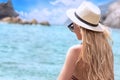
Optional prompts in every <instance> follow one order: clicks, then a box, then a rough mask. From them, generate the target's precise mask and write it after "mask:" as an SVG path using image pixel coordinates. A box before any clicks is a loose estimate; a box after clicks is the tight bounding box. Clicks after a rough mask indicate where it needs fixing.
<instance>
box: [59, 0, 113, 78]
mask: <svg viewBox="0 0 120 80" xmlns="http://www.w3.org/2000/svg"><path fill="white" fill-rule="evenodd" d="M67 16H68V17H69V18H70V20H71V21H72V22H73V23H71V24H70V25H69V26H68V28H69V29H70V30H71V31H72V32H74V33H75V34H76V36H77V38H78V39H79V40H82V44H79V45H75V46H73V47H71V48H70V49H69V50H68V53H67V56H66V60H65V63H64V66H63V68H62V70H61V72H60V74H59V77H58V80H114V71H113V52H112V48H111V46H110V36H109V33H108V30H107V29H106V27H104V26H103V25H102V24H100V23H99V21H100V9H99V8H98V7H97V6H95V5H94V4H93V3H91V2H87V1H86V2H83V3H82V4H81V5H80V7H78V8H77V9H70V10H68V11H67Z"/></svg>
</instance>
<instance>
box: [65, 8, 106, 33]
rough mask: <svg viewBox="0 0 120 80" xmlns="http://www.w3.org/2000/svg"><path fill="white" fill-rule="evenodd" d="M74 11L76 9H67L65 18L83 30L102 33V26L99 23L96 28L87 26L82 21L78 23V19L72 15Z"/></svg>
mask: <svg viewBox="0 0 120 80" xmlns="http://www.w3.org/2000/svg"><path fill="white" fill-rule="evenodd" d="M75 11H76V9H69V10H68V11H67V16H68V18H69V19H70V20H71V21H73V22H74V23H76V24H77V25H79V26H81V27H83V28H86V29H89V30H92V31H97V32H103V31H104V28H103V25H102V24H100V23H99V24H98V26H96V27H94V26H90V25H87V24H85V23H83V22H82V21H80V20H79V19H78V18H76V16H75V14H74V13H75Z"/></svg>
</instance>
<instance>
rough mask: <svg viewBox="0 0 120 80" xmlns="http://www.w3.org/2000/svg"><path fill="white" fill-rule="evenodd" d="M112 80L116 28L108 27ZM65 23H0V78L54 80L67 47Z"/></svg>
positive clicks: (119, 45) (118, 77)
mask: <svg viewBox="0 0 120 80" xmlns="http://www.w3.org/2000/svg"><path fill="white" fill-rule="evenodd" d="M112 37H113V41H114V44H113V51H114V63H115V64H114V72H115V80H120V52H119V50H120V40H119V37H120V30H119V29H112ZM79 43H80V41H78V40H77V39H76V37H75V34H73V33H72V32H70V31H69V30H68V29H67V28H66V27H65V26H51V27H47V26H40V25H17V24H5V23H1V24H0V80H56V79H57V76H58V74H59V72H60V70H61V68H62V65H63V62H64V59H65V55H66V52H67V50H68V49H69V47H70V46H72V45H75V44H79Z"/></svg>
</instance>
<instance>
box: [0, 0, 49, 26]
mask: <svg viewBox="0 0 120 80" xmlns="http://www.w3.org/2000/svg"><path fill="white" fill-rule="evenodd" d="M18 15H19V14H18V13H16V12H15V10H14V8H13V5H12V1H11V0H8V1H7V2H6V3H0V21H2V22H7V23H17V24H23V25H25V24H29V25H31V24H36V25H37V24H40V25H46V26H50V23H49V22H48V21H43V22H40V23H38V21H37V20H36V19H32V20H31V21H27V20H22V19H20V18H19V17H18Z"/></svg>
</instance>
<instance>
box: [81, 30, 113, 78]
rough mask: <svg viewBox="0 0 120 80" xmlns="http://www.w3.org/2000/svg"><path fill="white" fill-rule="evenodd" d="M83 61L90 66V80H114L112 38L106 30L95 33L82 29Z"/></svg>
mask: <svg viewBox="0 0 120 80" xmlns="http://www.w3.org/2000/svg"><path fill="white" fill-rule="evenodd" d="M81 32H82V40H83V43H82V45H83V47H82V50H81V57H80V58H81V59H82V60H83V61H84V62H85V63H86V64H87V65H88V67H89V68H88V77H87V78H88V80H114V70H113V65H114V64H113V63H114V62H113V61H114V60H113V52H112V48H111V43H112V42H111V38H110V36H109V33H108V31H107V29H106V30H104V32H95V31H91V30H87V29H84V28H81Z"/></svg>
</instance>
